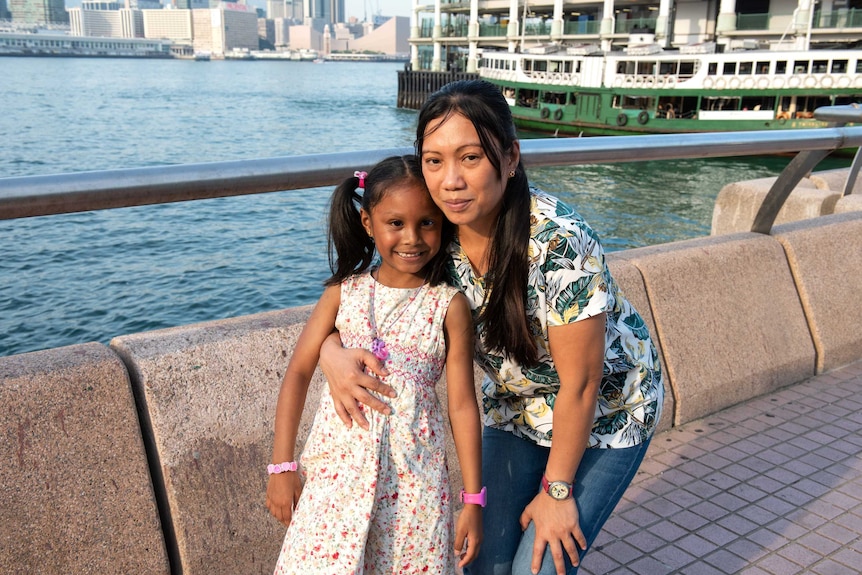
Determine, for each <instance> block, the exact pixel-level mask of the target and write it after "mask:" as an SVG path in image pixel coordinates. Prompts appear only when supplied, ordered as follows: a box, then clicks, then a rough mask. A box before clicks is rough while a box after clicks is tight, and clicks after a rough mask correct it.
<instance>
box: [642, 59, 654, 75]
mask: <svg viewBox="0 0 862 575" xmlns="http://www.w3.org/2000/svg"><path fill="white" fill-rule="evenodd" d="M654 73H655V62H638V74H645V75H648V76H652V75H653V74H654Z"/></svg>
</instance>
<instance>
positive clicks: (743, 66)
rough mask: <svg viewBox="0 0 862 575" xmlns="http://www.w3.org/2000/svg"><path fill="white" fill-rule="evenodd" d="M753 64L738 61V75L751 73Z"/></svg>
mask: <svg viewBox="0 0 862 575" xmlns="http://www.w3.org/2000/svg"><path fill="white" fill-rule="evenodd" d="M753 66H754V64H752V63H751V62H740V63H739V74H740V75H743V74H746V75H748V74H751V72H752V70H753Z"/></svg>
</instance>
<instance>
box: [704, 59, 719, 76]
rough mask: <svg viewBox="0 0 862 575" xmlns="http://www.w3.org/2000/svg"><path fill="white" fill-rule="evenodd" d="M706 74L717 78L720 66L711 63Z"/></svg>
mask: <svg viewBox="0 0 862 575" xmlns="http://www.w3.org/2000/svg"><path fill="white" fill-rule="evenodd" d="M706 73H707V75H709V76H715V75H716V74H718V64H717V63H716V62H710V63H709V67H708V68H707V69H706Z"/></svg>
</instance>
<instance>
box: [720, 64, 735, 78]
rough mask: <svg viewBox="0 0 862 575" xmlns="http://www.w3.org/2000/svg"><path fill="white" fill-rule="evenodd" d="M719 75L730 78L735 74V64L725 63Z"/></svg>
mask: <svg viewBox="0 0 862 575" xmlns="http://www.w3.org/2000/svg"><path fill="white" fill-rule="evenodd" d="M721 73H722V74H724V75H725V76H732V75H734V74H736V62H725V63H724V67H723V68H722V70H721Z"/></svg>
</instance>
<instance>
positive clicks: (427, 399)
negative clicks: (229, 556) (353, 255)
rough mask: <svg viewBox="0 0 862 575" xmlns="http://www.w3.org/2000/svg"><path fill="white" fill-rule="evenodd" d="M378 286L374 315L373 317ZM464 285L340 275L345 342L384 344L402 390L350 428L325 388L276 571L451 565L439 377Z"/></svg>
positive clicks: (310, 574) (447, 568)
mask: <svg viewBox="0 0 862 575" xmlns="http://www.w3.org/2000/svg"><path fill="white" fill-rule="evenodd" d="M372 293H373V298H374V317H375V320H376V321H375V322H374V323H373V324H372V322H371V321H370V319H369V312H370V309H369V308H370V302H371V297H372ZM456 293H457V289H455V288H452V287H449V286H443V285H441V286H428V285H425V286H422V287H421V288H419V289H400V288H390V287H386V286H384V285H382V284H379V283H377V282H376V280H374V279H373V278H372V277H371V275H370V274H368V273H365V274H360V275H356V276H353V277H351V278H348V279H347V280H345V281H344V282H343V283H342V284H341V306H340V308H339V310H338V316H337V318H336V327H337V328H338V330H339V331H340V334H341V340H342V343H343V344H344V346H345V347H362V348H366V349H371V348H372V340H373V337H374V331H375V329H374V327H373V326H375V325H376V327H377V331H378V336H379V337H380V338H381V339H382V340H383V341H385V342H386V349H387V351H388V354H389V355H388V358H387V359H386V367H387V369H388V370H389V372H390V375H389V376H387V377H386V378H385V379H384V381H385V382H386V383H387V384H389V385H391V386H392V387H393V388H395V390H396V393H397V394H398V396H397V397H396V398H394V399H389V398H381V399H383V400H384V401H386V402H387V403H388V404H389V405H390V406H391V407H392V410H393V413H392V415H389V416H386V415H382V414H380V413H377V412H376V411H372V410H370V409H366V410H365V416H366V418H367V419H368V421H369V424H370V431H365V430H363V429H362V428H360V427H359V426H358V425H353V426H352V427H351V428H349V429H348V428H347V427H345V425H344V423H343V422H342V421H341V419H339V417H338V415H337V414H336V413H335V408H334V407H333V403H332V399H331V397H330V395H329V390H328V388H326V389H324V391H323V393H322V396H321V399H320V406H319V408H318V411H317V414H316V415H315V420H314V424H313V426H312V429H311V432H310V434H309V437H308V439H307V441H306V443H305V450H304V452H303V454H302V457H301V459H300V462H301V468H302V472H303V473H304V474H305V478H306V482H305V487H304V489H303V492H302V496H301V497H300V500H299V503H298V504H297V508H296V510H295V512H294V515H293V521H292V522H291V524H290V527H289V528H288V530H287V535H286V536H285V539H284V545H283V546H282V550H281V554H280V555H279V558H278V563H277V565H276V568H275V573H276V574H287V573H297V574H299V573H301V574H303V575H315V574H318V575H322V574H332V575H346V574H352V573H362V574H387V575H389V574H410V573H434V574H440V573H454V571H455V566H454V550H453V549H454V544H453V533H452V510H451V506H450V495H449V475H448V471H447V468H446V449H445V444H444V422H443V418H442V414H441V411H440V408H439V405H438V402H437V396H436V393H435V388H434V386H435V384H436V383H437V380H438V379H439V378H440V376H441V374H442V371H443V366H444V360H445V357H446V345H445V342H444V337H443V320H444V318H445V317H446V310H447V309H448V306H449V302H450V301H451V300H452V297H454V295H455V294H456Z"/></svg>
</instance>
